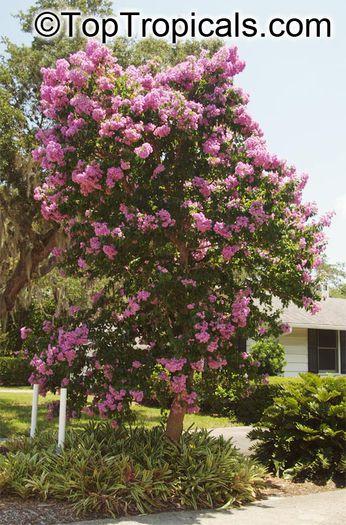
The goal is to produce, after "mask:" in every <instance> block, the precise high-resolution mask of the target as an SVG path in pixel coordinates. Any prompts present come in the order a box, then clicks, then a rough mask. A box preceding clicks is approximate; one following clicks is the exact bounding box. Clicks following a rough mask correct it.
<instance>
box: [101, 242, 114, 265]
mask: <svg viewBox="0 0 346 525" xmlns="http://www.w3.org/2000/svg"><path fill="white" fill-rule="evenodd" d="M102 251H103V252H104V253H105V254H106V255H107V257H108V259H110V260H111V261H112V260H113V259H114V257H115V256H116V254H117V253H118V251H117V250H116V249H115V248H114V246H112V245H110V244H105V245H104V246H103V247H102Z"/></svg>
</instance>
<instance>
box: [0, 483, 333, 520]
mask: <svg viewBox="0 0 346 525" xmlns="http://www.w3.org/2000/svg"><path fill="white" fill-rule="evenodd" d="M330 490H336V487H335V484H334V483H332V482H329V483H327V484H326V485H315V484H314V483H310V482H305V483H292V482H291V481H288V480H284V479H280V478H275V477H271V476H270V477H268V479H267V483H266V488H265V489H264V490H263V491H262V498H263V499H265V498H269V497H272V496H280V497H282V496H297V495H304V494H313V493H316V492H326V491H330ZM104 517H105V516H102V515H99V514H88V515H86V516H83V517H81V516H76V514H75V513H74V512H73V511H72V510H71V506H70V505H68V504H67V503H63V502H56V501H46V502H40V501H37V500H34V499H27V500H23V499H21V498H19V497H6V496H0V524H1V525H15V524H18V525H56V524H58V523H71V522H73V521H78V520H82V519H90V520H91V519H97V518H104Z"/></svg>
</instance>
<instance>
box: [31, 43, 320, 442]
mask: <svg viewBox="0 0 346 525" xmlns="http://www.w3.org/2000/svg"><path fill="white" fill-rule="evenodd" d="M243 68H244V63H243V62H241V61H240V60H239V59H238V56H237V51H236V49H235V48H233V49H227V48H223V49H221V50H220V51H218V52H217V53H216V54H215V55H214V56H211V57H210V56H208V55H207V54H206V53H204V54H203V53H202V54H201V56H200V57H199V58H195V57H190V58H188V59H187V60H186V61H184V62H183V63H180V64H178V65H177V66H175V67H171V68H168V69H166V70H165V71H162V70H161V71H160V70H156V69H155V64H147V65H146V66H145V67H139V68H135V67H133V66H130V67H128V68H127V69H126V70H123V69H122V68H121V67H120V66H119V65H118V64H117V60H116V58H115V57H113V56H112V54H111V52H110V51H109V50H108V49H107V47H105V46H101V45H99V44H98V43H96V42H89V43H88V45H87V47H86V50H85V52H77V53H75V54H73V55H71V56H70V57H69V58H68V59H67V60H64V59H63V60H58V61H57V63H56V68H55V69H50V68H49V69H44V70H43V78H44V82H43V85H42V89H41V95H42V111H43V113H44V115H45V116H46V117H48V118H49V119H50V120H51V127H50V128H48V129H45V130H43V131H42V130H40V131H39V133H38V137H39V139H40V141H41V143H42V145H41V147H39V148H38V149H37V150H35V151H34V153H33V155H34V159H35V160H36V161H38V162H40V163H41V166H42V168H43V170H44V172H45V173H46V175H47V176H46V180H45V183H44V184H43V185H42V187H38V188H36V190H35V199H36V200H38V201H41V205H42V214H43V216H44V217H45V218H46V219H47V221H52V222H58V223H61V224H62V225H63V227H64V229H65V231H66V232H67V234H68V236H69V238H70V246H69V249H68V250H67V252H66V253H64V254H63V257H62V259H63V265H64V269H65V271H66V272H68V273H72V274H76V273H79V272H80V273H82V274H84V275H87V276H89V277H90V279H92V278H95V277H97V278H100V277H103V278H104V279H105V288H104V290H102V291H100V293H98V294H96V295H95V296H94V297H93V298H92V299H93V300H92V303H91V305H90V307H89V308H88V310H79V307H78V305H73V306H72V307H71V308H70V311H69V314H70V317H69V319H68V321H66V320H65V321H64V323H63V321H62V320H60V319H57V318H55V319H53V322H50V321H47V322H46V323H45V325H44V332H45V333H46V336H45V338H46V339H45V343H46V347H45V349H44V350H42V351H41V352H38V353H37V352H36V354H35V355H34V356H33V358H32V364H33V366H34V368H35V371H34V373H33V375H32V377H31V381H35V382H37V381H38V382H39V383H40V385H41V390H42V391H46V390H47V389H54V388H56V387H57V386H59V385H63V386H64V385H65V386H66V385H67V384H69V385H70V388H69V392H70V394H69V395H70V397H71V403H72V405H73V406H74V407H76V408H80V407H81V406H83V405H86V404H87V395H88V394H93V396H94V397H93V401H92V402H91V405H90V406H88V407H87V408H86V410H87V411H88V413H95V412H97V413H100V414H101V415H103V416H112V417H113V418H114V420H115V421H117V419H119V418H120V417H121V416H128V415H129V412H130V408H131V402H132V401H133V400H134V401H137V402H140V401H141V400H142V398H143V389H144V387H145V384H146V381H147V378H148V377H149V376H150V375H151V374H152V372H153V371H154V370H156V371H157V373H158V378H159V380H160V381H161V382H162V385H163V388H164V389H165V390H166V391H167V392H168V393H169V394H170V396H171V399H172V407H171V411H170V414H169V417H168V423H167V434H168V435H169V436H170V437H171V438H172V439H175V440H176V439H178V438H179V436H180V433H181V430H182V423H183V417H184V414H185V413H186V412H187V411H188V412H191V411H192V412H193V411H197V410H198V400H197V399H196V394H195V392H194V388H193V383H194V375H195V372H196V371H197V372H203V371H206V370H209V369H211V370H215V369H222V368H223V367H233V369H237V370H238V371H239V374H242V375H243V376H244V377H251V373H252V370H253V369H254V368H256V363H254V362H252V361H251V357H250V356H248V355H247V354H246V353H245V352H242V353H241V350H240V349H239V348H238V345H237V341H238V339H239V338H240V337H243V338H244V337H247V336H250V335H251V337H254V338H256V337H259V336H260V335H263V334H264V333H267V334H278V333H279V332H280V330H281V331H284V330H286V329H287V327H284V326H280V324H279V312H277V311H275V310H274V309H273V307H272V298H273V297H274V296H276V297H278V298H280V299H281V300H282V303H283V304H284V305H285V304H287V303H288V302H289V301H293V302H294V303H296V304H297V305H299V306H303V307H305V308H307V309H308V310H311V311H315V310H316V305H315V302H314V300H315V299H316V282H314V280H313V273H314V272H313V269H314V268H316V267H317V266H318V264H319V263H320V261H321V258H320V253H321V251H322V250H323V248H324V245H325V238H324V234H323V231H322V230H323V226H324V225H326V224H327V223H328V222H329V217H326V218H324V219H322V220H319V221H317V220H316V219H314V216H315V215H316V209H315V206H314V205H312V204H303V203H302V190H303V188H304V185H305V183H306V177H305V176H303V177H299V176H298V175H297V174H296V171H295V169H294V168H293V167H290V166H288V165H287V164H286V163H285V162H284V161H281V160H279V159H278V158H277V157H276V156H273V155H271V154H269V153H268V151H267V149H266V145H265V141H264V139H263V137H262V133H261V131H260V128H259V126H258V125H257V124H256V123H255V122H254V121H253V120H252V118H251V117H250V116H249V114H248V113H247V111H246V104H247V101H248V97H247V95H246V94H245V93H244V92H243V91H242V90H241V89H240V88H239V87H236V86H235V85H234V80H233V79H234V76H235V75H236V74H238V73H239V72H241V71H242V70H243ZM54 253H55V255H57V254H59V250H58V249H55V252H54ZM66 322H67V324H66ZM22 335H23V337H24V338H26V337H27V336H28V330H26V329H24V330H23V334H22ZM27 347H28V353H29V355H30V356H31V357H32V353H33V351H35V348H34V347H33V345H32V344H31V341H30V338H29V339H28V345H27ZM30 349H32V350H30Z"/></svg>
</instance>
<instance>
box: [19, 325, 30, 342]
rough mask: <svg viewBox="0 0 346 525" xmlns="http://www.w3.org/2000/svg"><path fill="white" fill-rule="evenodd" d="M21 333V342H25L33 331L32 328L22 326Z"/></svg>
mask: <svg viewBox="0 0 346 525" xmlns="http://www.w3.org/2000/svg"><path fill="white" fill-rule="evenodd" d="M19 332H20V338H21V340H22V341H24V340H25V339H27V338H28V336H29V335H30V334H31V332H32V330H31V328H27V327H26V326H22V328H21V329H20V330H19Z"/></svg>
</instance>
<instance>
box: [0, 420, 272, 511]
mask: <svg viewBox="0 0 346 525" xmlns="http://www.w3.org/2000/svg"><path fill="white" fill-rule="evenodd" d="M55 445H56V441H55V436H54V434H53V433H52V432H48V431H46V432H42V433H41V434H40V435H39V436H38V437H37V438H35V439H34V440H33V441H31V440H29V439H28V438H24V437H21V438H14V439H12V440H10V441H8V442H7V444H6V446H7V447H8V449H9V452H8V454H7V455H6V456H0V493H1V494H7V495H15V494H16V495H19V496H21V497H23V498H27V497H36V498H38V499H41V500H42V499H43V500H45V499H47V498H53V499H58V500H67V501H68V502H70V503H71V504H73V508H74V510H75V511H77V512H78V513H81V514H83V513H87V512H90V511H92V512H98V513H100V514H102V515H105V516H113V517H115V516H122V515H126V514H138V513H140V514H142V513H151V512H155V511H162V510H168V509H171V510H177V509H202V508H218V507H228V506H233V505H241V504H243V503H247V502H250V501H253V500H254V499H255V498H256V496H257V495H258V493H259V490H260V489H261V487H262V486H263V484H264V481H263V479H264V473H265V470H264V468H263V467H261V466H259V465H258V464H256V463H255V462H254V461H252V460H251V459H248V458H245V457H244V456H242V455H241V454H240V453H239V452H238V451H237V450H236V449H235V448H234V446H233V445H232V443H231V442H230V441H225V440H224V439H223V438H222V437H218V438H215V437H212V436H211V435H210V434H208V432H207V431H198V432H197V431H194V432H191V431H189V432H184V434H183V435H182V437H181V439H180V441H179V443H174V442H172V441H171V440H169V439H168V438H166V437H165V436H164V430H163V429H162V428H161V427H155V428H153V429H151V430H147V429H144V428H127V429H124V428H122V429H114V428H112V426H111V425H110V424H108V423H100V424H92V423H91V424H90V425H89V426H88V427H87V428H85V429H81V430H69V431H68V433H67V436H66V445H65V448H64V450H62V451H60V452H59V453H57V452H56V449H55Z"/></svg>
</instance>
